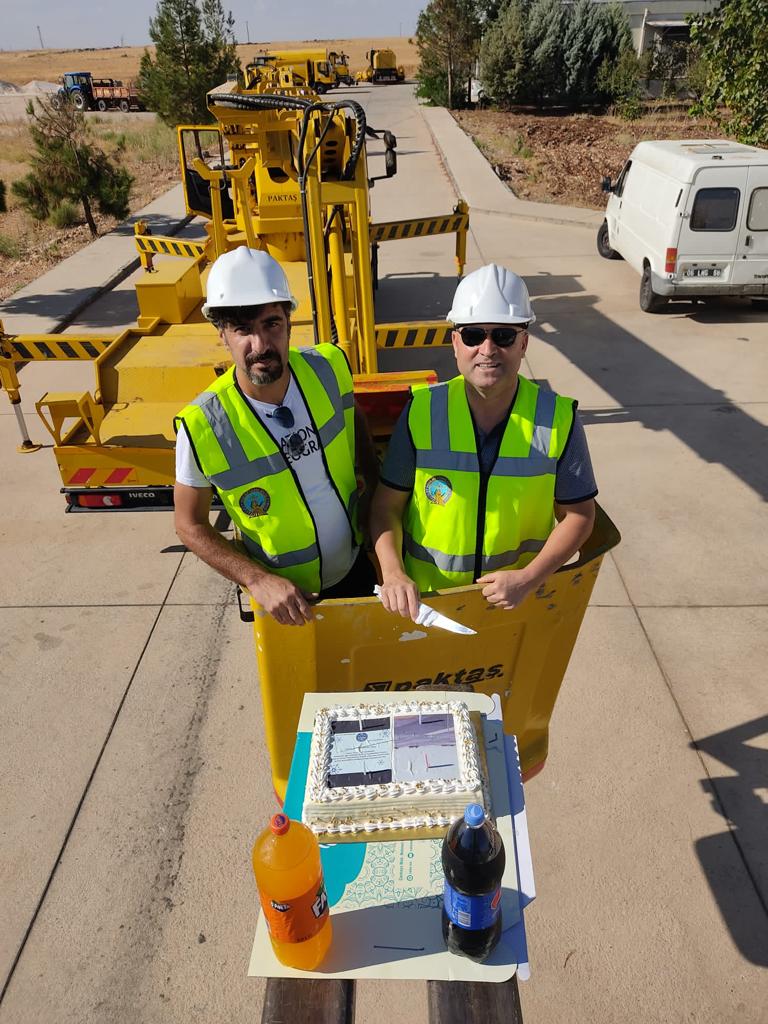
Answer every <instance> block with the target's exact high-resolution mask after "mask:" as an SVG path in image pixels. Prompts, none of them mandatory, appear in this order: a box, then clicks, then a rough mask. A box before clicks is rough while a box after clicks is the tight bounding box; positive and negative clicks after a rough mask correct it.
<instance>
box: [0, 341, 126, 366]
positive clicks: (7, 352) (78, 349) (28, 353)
mask: <svg viewBox="0 0 768 1024" xmlns="http://www.w3.org/2000/svg"><path fill="white" fill-rule="evenodd" d="M116 337H117V335H116V334H115V335H110V336H107V337H99V336H98V335H94V334H66V335H61V336H58V337H57V336H56V335H53V334H21V335H4V336H0V359H10V360H12V361H13V362H15V363H29V362H32V361H34V360H37V359H96V358H97V357H98V356H100V355H101V353H102V352H104V351H105V350H106V349H108V348H109V346H110V345H111V344H112V342H113V341H114V340H115V338H116Z"/></svg>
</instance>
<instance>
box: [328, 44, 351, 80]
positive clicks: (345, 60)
mask: <svg viewBox="0 0 768 1024" xmlns="http://www.w3.org/2000/svg"><path fill="white" fill-rule="evenodd" d="M328 60H329V61H330V62H331V67H332V68H333V73H334V75H335V76H336V86H337V87H338V86H340V85H355V84H356V83H355V79H354V77H353V76H352V75H351V74H350V70H349V57H348V56H347V55H346V53H342V52H340V51H339V52H337V51H336V50H329V51H328Z"/></svg>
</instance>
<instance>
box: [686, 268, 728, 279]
mask: <svg viewBox="0 0 768 1024" xmlns="http://www.w3.org/2000/svg"><path fill="white" fill-rule="evenodd" d="M685 276H686V277H722V276H723V271H722V270H721V268H720V267H689V268H688V269H687V270H686V272H685Z"/></svg>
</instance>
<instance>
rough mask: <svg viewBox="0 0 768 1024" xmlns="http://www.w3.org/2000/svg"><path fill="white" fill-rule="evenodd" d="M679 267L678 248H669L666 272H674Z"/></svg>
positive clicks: (665, 266) (665, 263) (665, 262)
mask: <svg viewBox="0 0 768 1024" xmlns="http://www.w3.org/2000/svg"><path fill="white" fill-rule="evenodd" d="M676 267H677V249H667V255H666V258H665V261H664V273H665V274H674V272H675V269H676Z"/></svg>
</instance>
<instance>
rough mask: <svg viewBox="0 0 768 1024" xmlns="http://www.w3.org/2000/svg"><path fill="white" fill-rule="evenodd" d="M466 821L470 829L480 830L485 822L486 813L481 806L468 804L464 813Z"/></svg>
mask: <svg viewBox="0 0 768 1024" xmlns="http://www.w3.org/2000/svg"><path fill="white" fill-rule="evenodd" d="M464 821H465V822H466V823H467V825H469V827H470V828H480V826H481V825H482V824H483V822H484V821H485V811H484V810H483V808H482V807H481V806H480V804H467V809H466V810H465V811H464Z"/></svg>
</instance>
